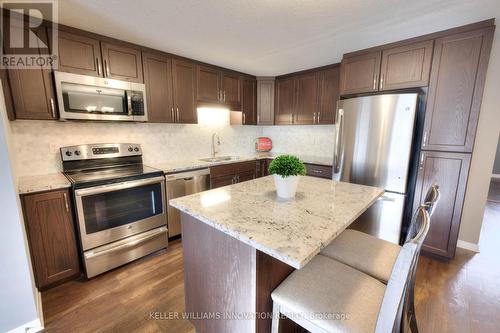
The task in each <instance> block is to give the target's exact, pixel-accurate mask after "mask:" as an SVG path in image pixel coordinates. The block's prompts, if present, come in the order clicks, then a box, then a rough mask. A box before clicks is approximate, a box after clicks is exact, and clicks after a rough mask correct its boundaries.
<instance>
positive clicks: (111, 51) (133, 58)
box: [101, 42, 144, 83]
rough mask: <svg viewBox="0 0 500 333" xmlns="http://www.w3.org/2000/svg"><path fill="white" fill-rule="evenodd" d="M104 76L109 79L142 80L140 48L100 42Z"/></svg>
mask: <svg viewBox="0 0 500 333" xmlns="http://www.w3.org/2000/svg"><path fill="white" fill-rule="evenodd" d="M101 53H102V60H103V65H104V68H103V70H104V76H105V77H108V78H110V79H116V80H124V81H131V82H139V83H142V82H144V80H143V76H142V59H141V50H140V49H139V48H132V47H129V46H124V45H118V44H112V43H108V42H101Z"/></svg>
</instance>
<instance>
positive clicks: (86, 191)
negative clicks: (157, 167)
mask: <svg viewBox="0 0 500 333" xmlns="http://www.w3.org/2000/svg"><path fill="white" fill-rule="evenodd" d="M162 181H165V177H154V178H146V179H140V180H131V181H128V182H122V183H117V184H111V185H109V184H108V185H100V186H94V187H89V188H82V189H79V190H76V191H75V196H77V197H83V196H87V195H93V194H100V193H106V192H113V191H119V190H124V189H128V188H131V187H137V186H143V185H149V184H155V183H161V182H162Z"/></svg>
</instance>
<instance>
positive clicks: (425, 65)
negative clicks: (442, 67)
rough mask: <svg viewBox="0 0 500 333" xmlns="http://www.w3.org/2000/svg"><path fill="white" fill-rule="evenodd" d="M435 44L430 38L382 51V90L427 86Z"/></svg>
mask: <svg viewBox="0 0 500 333" xmlns="http://www.w3.org/2000/svg"><path fill="white" fill-rule="evenodd" d="M433 45H434V41H433V40H429V41H425V42H421V43H414V44H410V45H404V46H399V47H394V48H391V49H388V50H384V51H382V67H381V70H380V90H393V89H403V88H414V87H425V86H427V85H428V84H429V73H430V70H431V59H432V47H433Z"/></svg>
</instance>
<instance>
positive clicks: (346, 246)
mask: <svg viewBox="0 0 500 333" xmlns="http://www.w3.org/2000/svg"><path fill="white" fill-rule="evenodd" d="M400 251H401V246H399V245H397V244H394V243H391V242H388V241H385V240H383V239H379V238H376V237H374V236H371V235H368V234H365V233H363V232H360V231H357V230H352V229H347V230H345V231H344V232H342V233H341V234H340V235H339V236H338V237H337V238H335V240H334V241H333V242H332V243H331V244H330V245H328V246H327V247H325V248H324V249H323V250H322V251H321V252H320V254H321V255H324V256H326V257H329V258H332V259H335V260H338V261H340V262H342V263H344V264H346V265H348V266H351V267H353V268H355V269H357V270H359V271H362V272H363V273H366V274H368V275H370V276H372V277H374V278H375V279H377V280H379V281H381V282H383V283H385V284H387V282H388V281H389V277H390V276H391V272H392V268H393V266H394V263H395V262H396V259H397V257H398V255H399V252H400Z"/></svg>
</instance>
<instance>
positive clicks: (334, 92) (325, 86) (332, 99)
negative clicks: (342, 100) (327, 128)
mask: <svg viewBox="0 0 500 333" xmlns="http://www.w3.org/2000/svg"><path fill="white" fill-rule="evenodd" d="M339 89H340V67H338V66H336V67H332V68H329V69H325V70H322V71H320V72H319V107H318V115H317V120H316V122H317V123H318V124H334V123H335V114H336V111H337V101H338V100H339V94H340V90H339Z"/></svg>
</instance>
